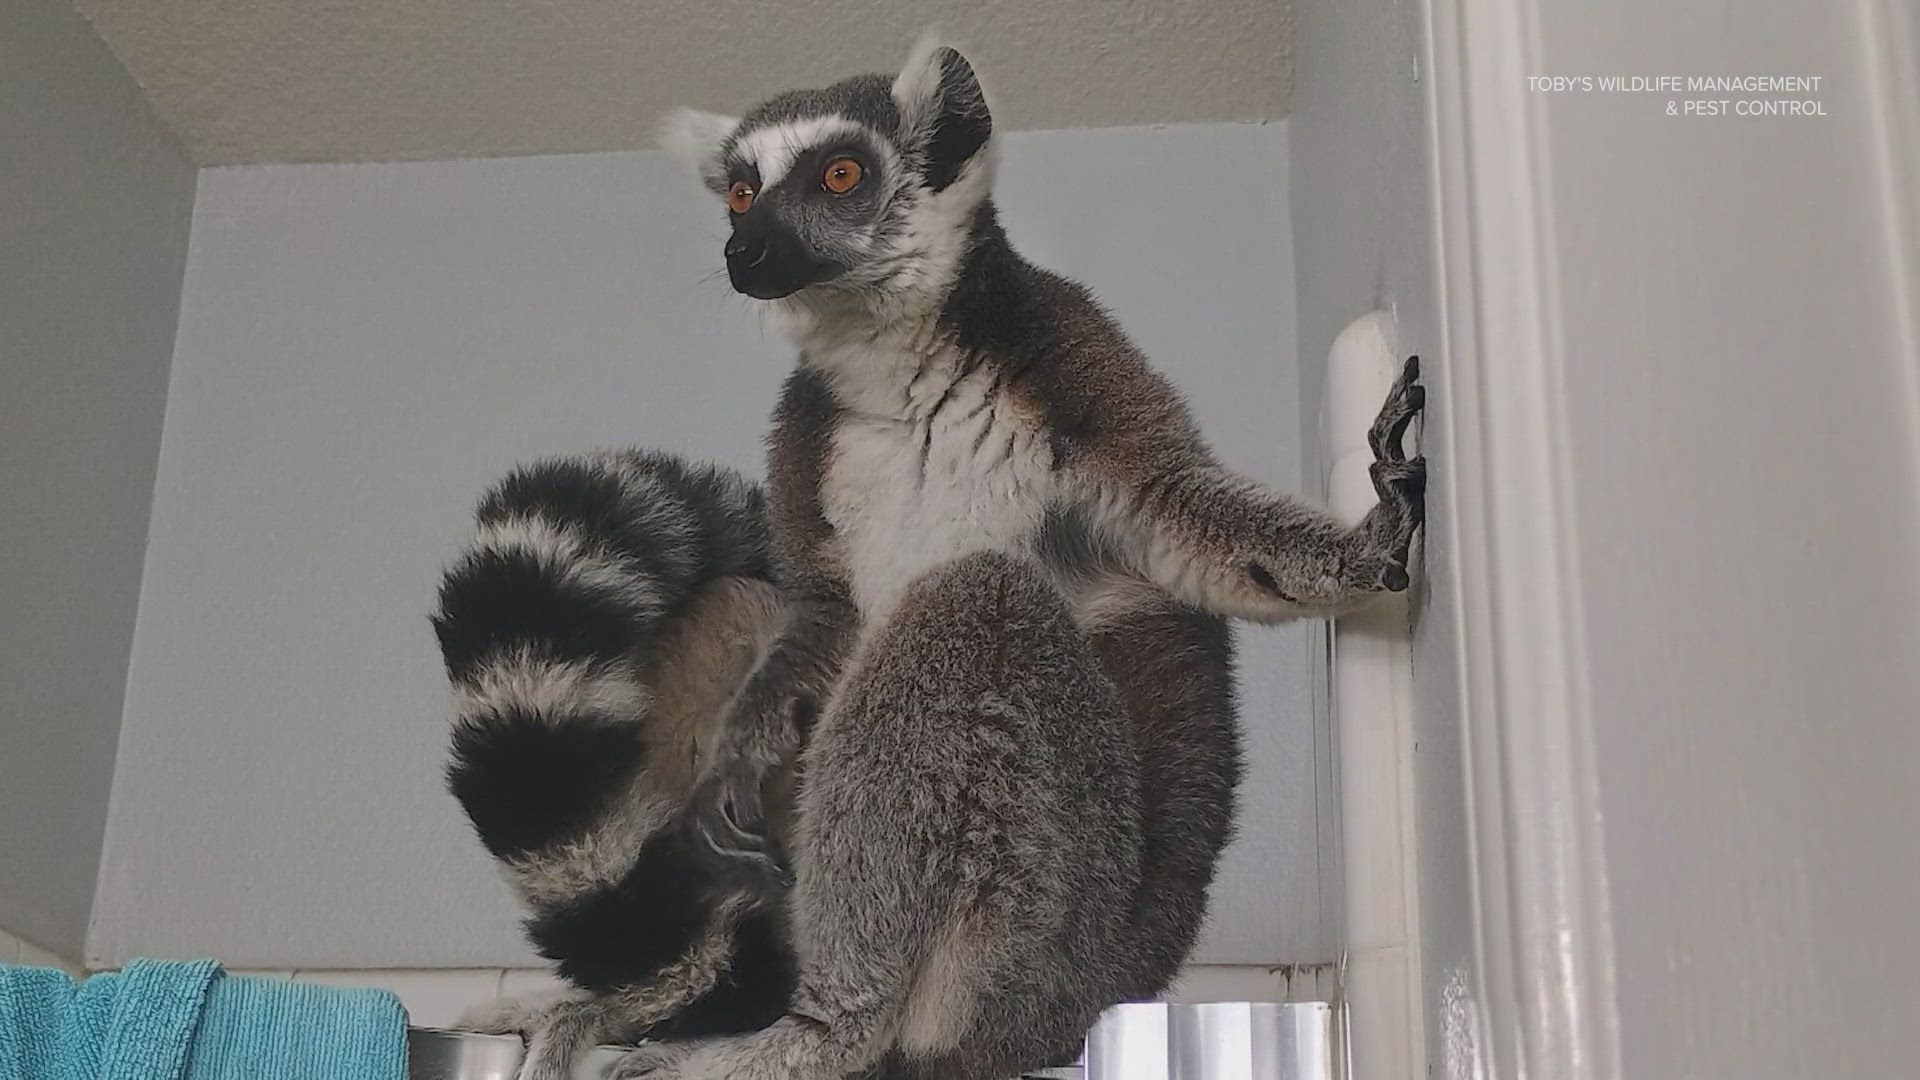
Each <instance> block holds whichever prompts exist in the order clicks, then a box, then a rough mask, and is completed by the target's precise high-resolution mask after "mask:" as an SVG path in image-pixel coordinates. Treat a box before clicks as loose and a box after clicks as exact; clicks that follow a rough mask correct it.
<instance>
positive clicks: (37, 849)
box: [0, 0, 194, 958]
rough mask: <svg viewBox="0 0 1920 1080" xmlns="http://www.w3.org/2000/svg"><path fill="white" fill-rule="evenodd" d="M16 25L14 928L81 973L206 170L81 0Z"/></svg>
mask: <svg viewBox="0 0 1920 1080" xmlns="http://www.w3.org/2000/svg"><path fill="white" fill-rule="evenodd" d="M0 27H4V30H0V253H4V254H3V255H0V386H4V389H0V506H3V507H4V508H5V509H4V510H3V511H0V552H3V553H4V554H5V557H4V558H0V927H5V928H6V929H7V930H10V931H13V932H14V933H15V934H18V935H19V936H21V937H23V938H25V939H26V940H27V941H28V942H30V943H33V944H35V945H38V946H41V947H43V948H45V949H50V950H52V951H53V952H54V953H55V954H57V955H60V956H64V957H69V958H77V957H79V955H80V953H81V947H82V941H83V938H84V937H85V934H86V927H87V912H88V908H89V906H90V904H91V903H92V899H93V893H94V875H95V871H96V869H97V867H98V863H99V856H100V838H101V832H102V829H103V828H104V825H105V822H106V814H107V788H108V785H109V784H110V783H111V781H112V777H113V756H114V744H115V740H116V739H117V737H118V734H119V730H120V707H121V692H122V690H123V688H124V687H125V671H126V662H127V648H128V643H129V642H130V641H131V639H132V635H133V622H134V606H135V603H136V602H137V600H138V596H139V588H140V559H141V551H142V549H143V547H144V545H145V542H146V532H147V508H148V504H149V501H150V499H151V495H152V485H153V476H154V462H155V457H156V455H157V453H158V451H159V445H160V425H161V416H162V414H163V412H164V409H165V404H166V382H167V362H168V357H169V356H170V355H171V354H172V351H173V335H174V318H175V315H176V314H177V313H178V310H179V297H180V278H181V270H182V267H183V266H184V265H185V261H186V244H187V227H188V220H189V217H190V215H191V214H192V210H193V188H194V170H193V168H192V167H191V166H190V165H188V164H187V162H186V159H185V158H184V157H183V156H182V155H181V153H180V151H179V149H178V148H177V147H175V146H174V145H173V143H172V142H171V141H170V140H169V139H168V138H167V136H166V135H165V134H164V133H163V131H162V129H161V128H160V126H159V124H158V123H157V122H155V120H154V119H153V117H152V115H151V114H150V113H149V112H148V110H147V106H146V102H145V101H144V99H142V97H141V96H140V91H139V89H138V88H137V87H135V86H134V84H133V80H132V79H131V78H129V77H128V76H127V73H126V72H125V71H124V70H123V69H122V68H121V67H120V65H119V63H118V62H117V61H116V60H114V58H113V56H112V54H110V53H109V52H108V51H107V50H106V48H105V46H103V45H101V44H100V42H99V40H98V39H97V38H95V37H94V35H93V31H92V29H91V28H90V27H88V25H87V24H86V22H85V21H83V20H82V19H81V18H80V17H79V16H78V15H76V14H74V12H73V10H72V8H71V7H69V6H68V5H67V4H66V3H64V2H62V0H0Z"/></svg>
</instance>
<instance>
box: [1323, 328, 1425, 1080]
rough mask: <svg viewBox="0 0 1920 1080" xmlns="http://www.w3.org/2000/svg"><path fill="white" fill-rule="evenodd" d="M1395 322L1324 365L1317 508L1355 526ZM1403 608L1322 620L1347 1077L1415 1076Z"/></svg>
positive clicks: (1414, 887) (1415, 968)
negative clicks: (1326, 630)
mask: <svg viewBox="0 0 1920 1080" xmlns="http://www.w3.org/2000/svg"><path fill="white" fill-rule="evenodd" d="M1397 338H1398V335H1397V332H1396V328H1395V326H1394V323H1393V317H1392V316H1391V315H1390V314H1388V313H1387V312H1384V311H1375V312H1370V313H1368V314H1366V315H1362V316H1361V317H1360V318H1358V319H1356V320H1354V321H1353V322H1352V323H1351V324H1349V325H1348V326H1347V327H1346V329H1344V330H1342V331H1341V332H1340V335H1339V337H1337V338H1336V339H1335V340H1334V343H1333V348H1332V350H1331V351H1330V352H1329V354H1328V357H1327V384H1326V397H1325V400H1324V402H1323V410H1324V412H1323V417H1322V419H1323V421H1324V422H1323V423H1322V424H1321V425H1320V427H1321V431H1322V443H1323V453H1322V455H1321V457H1322V460H1323V462H1324V463H1325V465H1326V468H1327V502H1328V506H1329V508H1331V509H1332V510H1333V512H1334V513H1335V514H1337V515H1339V516H1340V517H1341V518H1342V519H1343V520H1346V521H1348V522H1358V521H1359V520H1360V518H1361V517H1362V516H1364V515H1365V514H1366V512H1367V511H1368V510H1369V509H1371V508H1372V506H1373V504H1374V503H1375V502H1376V501H1377V496H1376V495H1375V494H1374V489H1373V482H1372V479H1371V476H1370V471H1369V470H1370V467H1371V465H1372V464H1373V450H1372V448H1371V447H1370V446H1369V445H1368V444H1367V428H1368V427H1369V426H1370V425H1371V424H1372V422H1373V418H1374V414H1375V412H1376V411H1377V410H1378V409H1379V407H1380V403H1381V402H1382V401H1384V400H1386V397H1387V392H1388V390H1389V389H1390V388H1391V387H1392V386H1393V382H1394V379H1395V377H1396V376H1397V375H1398V374H1399V372H1400V359H1401V351H1402V350H1401V348H1400V346H1399V344H1398V341H1397ZM1407 620H1408V616H1407V605H1406V604H1405V603H1404V598H1401V602H1395V603H1381V604H1378V605H1374V606H1372V607H1370V608H1368V609H1367V610H1365V611H1362V612H1359V613H1357V614H1354V615H1349V616H1346V617H1344V618H1341V619H1339V620H1337V621H1335V622H1334V624H1333V631H1332V650H1331V657H1330V663H1329V694H1328V699H1329V700H1328V706H1329V707H1328V713H1327V714H1328V717H1329V719H1330V726H1331V729H1332V731H1333V736H1334V745H1335V760H1336V761H1337V762H1338V763H1339V778H1340V779H1339V788H1340V864H1341V868H1342V872H1341V885H1342V888H1341V893H1342V897H1343V914H1344V916H1345V918H1344V920H1343V923H1344V928H1345V944H1346V949H1345V960H1344V964H1343V967H1342V977H1343V980H1342V981H1343V988H1342V990H1343V992H1342V998H1343V1001H1344V1003H1345V1004H1346V1006H1347V1007H1348V1008H1347V1013H1346V1016H1347V1036H1348V1038H1347V1042H1348V1050H1347V1053H1348V1057H1347V1060H1348V1063H1349V1072H1350V1075H1352V1076H1353V1077H1355V1078H1356V1080H1397V1078H1399V1077H1409V1076H1424V1075H1426V1068H1425V1049H1426V1040H1425V1037H1424V1026H1423V1022H1424V1018H1423V1016H1422V1014H1421V1011H1420V1000H1421V994H1420V983H1421V957H1420V949H1419V941H1420V926H1419V921H1420V920H1419V913H1420V904H1419V887H1418V880H1419V869H1418V867H1419V860H1418V850H1417V848H1416V844H1417V840H1418V825H1419V823H1418V822H1417V821H1416V820H1415V819H1414V810H1415V807H1416V805H1417V801H1416V798H1415V792H1414V779H1413V757H1414V751H1413V747H1414V736H1413V701H1414V696H1413V650H1412V635H1411V633H1410V629H1409V626H1408V621H1407Z"/></svg>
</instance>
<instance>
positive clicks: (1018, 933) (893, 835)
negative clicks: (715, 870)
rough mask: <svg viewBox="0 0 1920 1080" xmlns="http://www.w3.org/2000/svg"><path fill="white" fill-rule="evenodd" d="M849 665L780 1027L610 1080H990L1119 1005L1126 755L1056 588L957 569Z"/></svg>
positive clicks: (1011, 562)
mask: <svg viewBox="0 0 1920 1080" xmlns="http://www.w3.org/2000/svg"><path fill="white" fill-rule="evenodd" d="M856 657H857V659H856V661H855V665H854V667H853V668H852V670H851V671H849V673H848V675H847V678H846V681H845V682H844V683H843V684H842V688H841V690H840V691H839V693H838V694H837V696H836V698H835V700H834V701H833V702H831V703H830V705H829V706H828V708H827V710H826V711H825V713H824V714H823V715H822V716H821V717H820V719H819V720H818V722H817V725H816V727H815V729H814V733H813V736H812V738H811V740H810V741H809V743H808V746H807V749H806V752H805V756H804V758H803V773H804V775H805V777H806V781H805V783H804V785H803V786H802V789H801V793H800V802H799V813H798V821H797V824H796V828H795V833H794V841H793V843H794V847H793V851H794V860H795V867H794V869H795V882H794V887H793V892H792V894H791V896H790V902H789V908H788V912H789V917H790V919H791V923H792V931H793V934H794V938H795V947H796V951H797V953H798V954H799V956H800V958H801V970H800V977H799V987H798V989H797V990H796V992H795V994H794V996H793V999H792V1003H791V1005H790V1007H789V1009H788V1012H787V1015H786V1016H784V1017H782V1018H781V1019H780V1020H779V1021H777V1022H776V1023H774V1024H773V1025H772V1026H771V1027H768V1028H766V1029H765V1030H763V1031H759V1032H754V1033H751V1034H747V1035H741V1036H733V1037H727V1038H722V1039H715V1040H705V1041H700V1042H697V1043H683V1044H680V1045H677V1046H665V1047H659V1048H651V1049H647V1050H643V1051H642V1052H641V1053H638V1054H636V1055H634V1056H633V1057H631V1058H630V1059H629V1060H628V1061H626V1062H623V1063H622V1064H621V1065H620V1066H617V1067H616V1069H615V1072H614V1073H613V1074H612V1075H614V1076H616V1077H620V1076H624V1077H634V1076H651V1077H655V1078H658V1080H667V1078H672V1080H722V1078H725V1080H842V1078H843V1077H847V1076H850V1075H859V1074H862V1073H865V1072H866V1071H868V1070H871V1069H873V1068H875V1067H876V1066H880V1065H882V1063H886V1065H887V1066H888V1068H889V1069H897V1070H903V1071H904V1074H916V1075H917V1072H916V1070H918V1069H920V1068H921V1067H922V1066H934V1065H936V1064H937V1075H940V1076H942V1077H954V1078H972V1077H983V1078H998V1077H1004V1076H1010V1075H1013V1074H1014V1073H1017V1072H1018V1071H1019V1070H1021V1069H1023V1068H1037V1067H1042V1066H1045V1065H1047V1064H1049V1063H1050V1061H1051V1059H1052V1058H1054V1057H1056V1056H1057V1055H1058V1053H1059V1051H1060V1049H1061V1048H1062V1047H1065V1046H1069V1045H1072V1044H1073V1043H1074V1041H1075V1040H1077V1039H1078V1038H1079V1037H1081V1036H1082V1035H1083V1034H1084V1032H1085V1030H1086V1028H1087V1026H1088V1025H1089V1024H1090V1023H1091V1022H1092V1020H1093V1019H1094V1017H1095V1016H1096V1015H1097V1014H1098V1012H1099V1010H1100V1009H1101V1008H1103V1007H1105V1006H1106V1005H1107V1004H1110V1003H1111V1001H1112V1000H1115V999H1116V995H1117V993H1118V991H1117V990H1116V989H1115V987H1116V986H1117V985H1118V982H1119V980H1118V978H1117V977H1116V976H1115V975H1114V973H1113V970H1112V969H1113V968H1114V966H1115V965H1116V964H1117V963H1120V962H1121V961H1119V960H1117V959H1116V955H1117V954H1119V953H1122V952H1124V951H1125V950H1124V948H1123V947H1122V946H1124V944H1125V942H1126V935H1127V934H1128V932H1129V929H1130V927H1131V925H1132V914H1133V912H1132V902H1133V898H1134V894H1135V891H1136V889H1137V887H1138V880H1139V863H1140V855H1139V833H1140V827H1141V825H1140V819H1139V813H1138V786H1139V785H1138V779H1137V776H1138V770H1137V764H1136V759H1135V752H1134V749H1133V745H1134V744H1133V739H1132V738H1131V736H1130V733H1129V728H1128V723H1127V720H1126V717H1125V714H1124V712H1123V710H1122V707H1121V702H1120V699H1119V695H1118V693H1117V691H1116V690H1115V688H1114V686H1113V684H1112V683H1111V682H1110V681H1109V680H1108V679H1107V678H1106V676H1105V675H1104V673H1103V672H1102V671H1101V669H1100V666H1099V664H1098V662H1097V660H1096V658H1095V657H1094V655H1093V652H1092V650H1091V648H1090V646H1089V645H1088V643H1087V640H1086V638H1085V636H1084V635H1083V634H1082V633H1081V631H1080V630H1079V629H1078V628H1076V627H1075V625H1074V623H1073V621H1072V618H1071V616H1070V614H1069V612H1068V610H1067V607H1066V604H1065V602H1064V601H1063V600H1062V599H1061V597H1060V595H1059V594H1058V592H1056V591H1055V589H1054V587H1053V585H1052V584H1051V582H1050V581H1049V580H1048V579H1047V578H1046V577H1045V576H1044V574H1043V572H1042V571H1040V570H1039V569H1038V568H1037V567H1035V566H1033V565H1031V564H1029V563H1026V562H1023V561H1020V560H1017V559H1013V558H1010V557H1007V556H1001V555H985V554H982V555H973V556H968V557H965V558H962V559H959V560H956V561H955V562H953V563H951V564H948V565H947V566H946V567H943V568H941V569H939V570H936V571H934V572H932V573H930V574H928V575H926V576H925V577H924V578H922V579H921V580H919V581H918V582H916V583H915V584H914V585H913V586H912V587H911V588H909V589H908V590H907V592H906V594H905V596H904V597H903V598H902V600H901V601H900V604H899V606H898V607H897V608H896V609H895V611H894V613H893V615H892V616H891V617H889V618H887V619H886V620H885V621H884V623H882V624H881V625H879V626H877V627H875V628H873V629H872V630H870V631H869V638H868V640H866V641H864V642H863V643H862V646H861V648H860V649H859V650H858V652H857V653H856ZM889 1075H891V1073H889Z"/></svg>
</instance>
